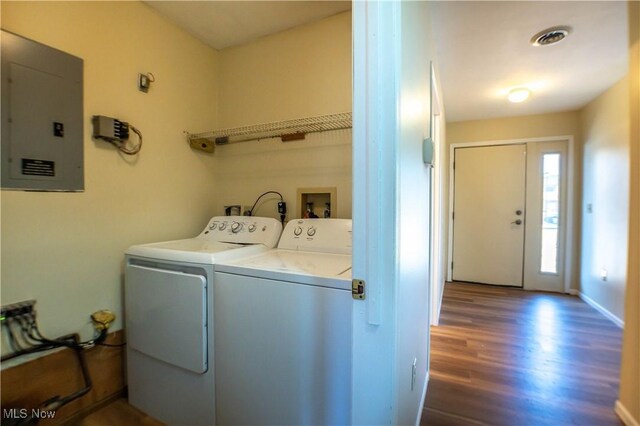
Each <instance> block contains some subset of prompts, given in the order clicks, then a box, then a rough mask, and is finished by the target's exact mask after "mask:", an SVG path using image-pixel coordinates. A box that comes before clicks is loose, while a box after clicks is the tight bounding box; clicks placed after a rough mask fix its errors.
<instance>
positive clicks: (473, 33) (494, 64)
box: [145, 1, 628, 121]
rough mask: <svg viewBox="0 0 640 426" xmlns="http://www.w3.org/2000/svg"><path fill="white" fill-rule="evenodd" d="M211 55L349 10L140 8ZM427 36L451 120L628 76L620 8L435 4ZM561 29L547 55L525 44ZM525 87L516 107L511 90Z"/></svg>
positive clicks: (568, 101)
mask: <svg viewBox="0 0 640 426" xmlns="http://www.w3.org/2000/svg"><path fill="white" fill-rule="evenodd" d="M145 3H146V4H147V5H149V6H150V7H152V8H154V9H156V10H157V11H158V12H159V13H160V14H162V15H164V16H166V17H167V18H168V19H169V20H171V21H173V22H174V23H176V24H177V25H178V26H180V27H182V28H184V29H185V30H186V31H188V32H190V33H191V34H193V35H194V36H195V37H197V38H198V39H200V40H202V41H204V42H205V43H207V44H208V45H210V46H212V47H213V48H215V49H224V48H226V47H230V46H236V45H240V44H244V43H248V42H251V41H253V40H255V39H257V38H259V37H262V36H265V35H268V34H273V33H277V32H280V31H284V30H286V29H289V28H292V27H295V26H298V25H303V24H306V23H309V22H313V21H316V20H319V19H322V18H325V17H328V16H331V15H335V14H337V13H340V12H343V11H346V10H349V9H351V2H349V1H146V2H145ZM432 4H433V8H432V11H433V20H432V26H433V33H434V36H435V41H436V46H437V50H438V62H439V76H440V81H441V85H442V96H443V100H444V108H445V111H446V115H447V121H462V120H476V119H486V118H496V117H508V116H516V115H528V114H540V113H546V112H556V111H567V110H575V109H579V108H582V107H583V106H584V105H586V104H587V103H588V102H590V101H591V100H593V99H594V98H595V97H597V96H598V95H599V94H601V93H603V92H604V91H605V90H606V89H608V88H609V87H611V86H612V85H613V84H614V83H615V82H616V81H618V80H619V79H620V78H622V77H623V76H624V75H625V74H626V72H627V70H628V34H627V31H628V30H627V3H626V2H625V1H602V2H594V1H567V2H558V1H498V2H488V1H441V2H439V1H434V2H433V3H432ZM558 25H568V26H570V27H572V32H571V34H570V35H569V36H568V37H567V38H566V39H565V40H563V41H561V42H560V43H558V44H556V45H552V46H543V47H534V46H532V45H531V44H530V39H531V37H532V36H533V35H534V34H536V33H537V32H539V31H541V30H543V29H546V28H549V27H553V26H558ZM522 86H525V87H528V88H529V89H530V90H531V92H532V95H531V97H530V99H529V100H527V101H525V102H523V103H520V104H511V103H509V102H507V100H506V94H507V92H508V90H509V89H511V88H515V87H522Z"/></svg>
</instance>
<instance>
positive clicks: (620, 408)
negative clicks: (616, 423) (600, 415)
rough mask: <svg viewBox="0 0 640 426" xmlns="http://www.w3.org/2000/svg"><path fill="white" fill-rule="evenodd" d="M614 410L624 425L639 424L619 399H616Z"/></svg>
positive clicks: (632, 425)
mask: <svg viewBox="0 0 640 426" xmlns="http://www.w3.org/2000/svg"><path fill="white" fill-rule="evenodd" d="M614 410H615V412H616V414H617V415H618V417H620V420H622V423H624V424H625V426H640V424H639V423H638V421H637V420H636V419H634V418H633V417H632V416H631V414H630V413H629V412H628V411H627V409H626V408H625V407H624V405H622V403H621V402H620V400H617V401H616V405H615V407H614Z"/></svg>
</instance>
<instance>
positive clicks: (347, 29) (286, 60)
mask: <svg viewBox="0 0 640 426" xmlns="http://www.w3.org/2000/svg"><path fill="white" fill-rule="evenodd" d="M220 59H221V61H220V63H221V65H220V70H221V71H220V79H219V80H218V81H219V87H220V124H221V125H222V127H231V126H243V125H251V124H260V123H265V122H272V121H280V120H290V119H296V118H303V117H312V116H317V115H324V114H332V113H338V112H347V111H351V12H345V13H341V14H338V15H335V16H332V17H329V18H326V19H322V20H320V21H317V22H315V23H312V24H309V25H305V26H302V27H297V28H294V29H291V30H288V31H284V32H282V33H278V34H275V35H271V36H268V37H264V38H261V39H259V40H257V41H255V42H253V43H250V44H247V45H243V46H238V47H233V48H228V49H225V50H222V51H221V52H220ZM212 171H213V173H214V174H215V181H216V185H217V190H216V197H215V206H216V211H217V212H219V213H222V211H223V206H224V205H230V204H241V205H249V206H251V205H252V204H253V202H254V201H255V199H256V198H257V197H258V196H259V195H260V194H261V193H263V192H265V191H268V190H275V191H279V192H280V193H282V195H283V196H284V199H285V201H286V202H287V207H288V210H289V213H288V219H291V218H294V217H300V216H299V215H298V213H297V208H296V197H297V189H298V188H305V187H336V188H337V206H332V209H333V210H334V212H335V213H337V217H341V218H350V217H351V182H352V179H351V131H350V130H344V131H337V132H326V133H318V134H312V135H307V139H306V140H303V141H293V142H287V143H283V142H281V141H280V140H279V139H277V140H276V139H268V140H262V141H249V142H243V143H238V144H230V145H227V146H218V147H216V152H215V154H214V155H213V169H212ZM276 200H277V197H276V198H271V199H270V201H267V202H265V204H264V205H262V206H260V207H259V209H257V211H256V212H255V213H256V214H258V215H262V216H272V217H277V211H276Z"/></svg>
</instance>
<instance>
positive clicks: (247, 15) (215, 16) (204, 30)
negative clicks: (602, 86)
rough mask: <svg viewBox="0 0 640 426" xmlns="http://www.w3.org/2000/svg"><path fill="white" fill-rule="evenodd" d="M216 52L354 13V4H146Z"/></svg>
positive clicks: (170, 2)
mask: <svg viewBox="0 0 640 426" xmlns="http://www.w3.org/2000/svg"><path fill="white" fill-rule="evenodd" d="M145 3H146V4H147V5H149V6H150V7H152V8H153V9H155V10H157V11H158V12H159V13H160V14H162V15H164V16H165V17H167V18H168V19H169V20H170V21H172V22H174V23H175V24H176V25H178V26H179V27H181V28H183V29H184V30H186V31H187V32H189V33H191V34H192V35H194V36H195V37H196V38H198V39H199V40H201V41H203V42H205V43H206V44H208V45H209V46H211V47H213V48H214V49H216V50H220V49H224V48H226V47H231V46H237V45H240V44H245V43H249V42H251V41H253V40H255V39H257V38H260V37H263V36H266V35H269V34H275V33H278V32H280V31H284V30H287V29H289V28H293V27H297V26H299V25H304V24H308V23H310V22H313V21H317V20H320V19H322V18H326V17H328V16H331V15H335V14H337V13H340V12H344V11H346V10H351V2H350V1H241V0H235V1H145Z"/></svg>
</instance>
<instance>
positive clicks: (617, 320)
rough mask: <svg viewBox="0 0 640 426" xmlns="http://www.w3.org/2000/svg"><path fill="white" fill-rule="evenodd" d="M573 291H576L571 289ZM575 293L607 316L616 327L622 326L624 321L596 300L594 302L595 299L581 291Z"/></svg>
mask: <svg viewBox="0 0 640 426" xmlns="http://www.w3.org/2000/svg"><path fill="white" fill-rule="evenodd" d="M570 291H571V290H570ZM573 291H577V290H573ZM577 293H578V297H579V298H580V299H582V300H584V301H585V302H586V303H587V304H588V305H589V306H591V307H592V308H594V309H595V310H596V311H598V312H600V313H601V314H602V315H604V316H605V317H607V318H608V319H609V320H611V322H613V323H614V324H615V325H617V326H618V327H620V328H624V321H623V320H621V319H620V318H618V317H617V316H615V315H613V314H612V313H611V312H609V311H608V310H606V309H605V308H604V307H602V305H600V304H599V303H598V302H596V301H595V300H593V299H592V298H590V297H589V296H587V295H586V294H584V293H582V292H580V291H578V292H577Z"/></svg>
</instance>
